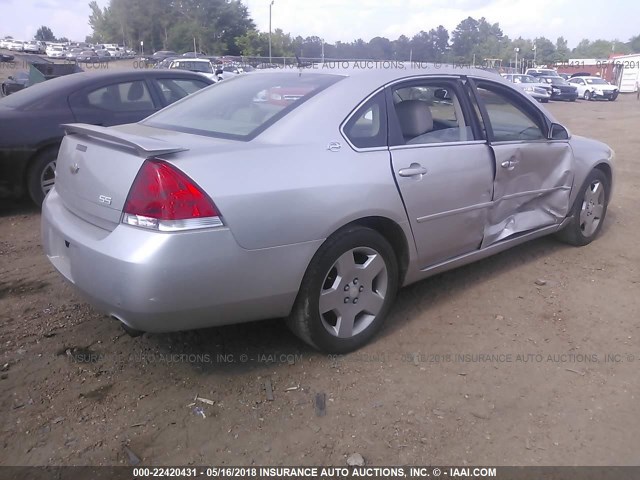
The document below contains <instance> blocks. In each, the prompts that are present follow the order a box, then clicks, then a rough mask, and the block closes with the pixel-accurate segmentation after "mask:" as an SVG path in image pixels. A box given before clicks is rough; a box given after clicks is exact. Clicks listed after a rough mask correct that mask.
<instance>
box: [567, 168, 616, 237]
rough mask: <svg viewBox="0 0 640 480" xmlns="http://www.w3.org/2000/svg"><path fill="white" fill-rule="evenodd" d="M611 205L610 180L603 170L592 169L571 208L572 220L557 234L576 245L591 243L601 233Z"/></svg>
mask: <svg viewBox="0 0 640 480" xmlns="http://www.w3.org/2000/svg"><path fill="white" fill-rule="evenodd" d="M608 205H609V180H608V179H607V176H606V175H605V174H604V173H603V172H602V171H601V170H592V171H591V173H590V174H589V175H588V177H587V179H586V180H585V182H584V184H583V185H582V188H581V190H580V194H579V196H578V198H576V201H575V203H574V204H573V207H572V208H571V213H570V216H571V221H570V222H569V224H568V225H567V226H566V227H565V228H564V229H563V230H561V231H560V232H558V234H557V236H558V238H559V239H560V240H562V241H563V242H566V243H568V244H570V245H574V246H576V247H582V246H584V245H588V244H590V243H591V242H592V241H593V240H594V239H595V238H596V237H597V236H598V233H600V230H601V229H602V225H603V223H604V219H605V216H606V214H607V206H608Z"/></svg>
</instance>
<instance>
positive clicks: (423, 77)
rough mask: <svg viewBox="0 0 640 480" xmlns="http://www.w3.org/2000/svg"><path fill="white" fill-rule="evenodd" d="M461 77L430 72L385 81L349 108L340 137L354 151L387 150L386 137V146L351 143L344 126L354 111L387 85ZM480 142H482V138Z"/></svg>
mask: <svg viewBox="0 0 640 480" xmlns="http://www.w3.org/2000/svg"><path fill="white" fill-rule="evenodd" d="M460 78H461V75H452V74H445V75H436V74H431V75H424V74H423V75H409V76H407V77H402V78H397V79H395V80H393V81H391V82H389V83H385V84H384V85H382V86H380V87H378V88H377V89H376V90H374V91H373V92H372V93H371V94H369V95H368V96H367V97H365V99H364V100H362V101H361V102H360V103H358V105H356V107H355V108H354V109H353V110H351V112H350V113H349V115H347V117H346V118H345V119H344V120H343V121H342V123H341V124H340V128H339V130H340V134H341V135H342V138H344V140H345V141H346V142H347V144H349V146H350V147H351V148H352V149H353V150H354V151H356V152H372V151H380V150H389V149H390V148H395V146H394V147H389V145H388V139H387V145H386V146H382V147H356V146H355V145H354V144H353V143H351V140H349V137H348V136H347V134H346V133H345V131H344V127H345V125H346V124H347V122H349V120H351V117H353V116H354V115H355V114H356V112H357V111H358V110H360V108H361V107H362V106H363V105H364V104H365V103H367V102H368V101H369V100H371V98H373V97H375V96H376V95H377V94H378V93H380V92H381V91H383V90H384V89H385V88H387V87H392V86H393V85H396V84H398V83H403V82H407V81H414V80H436V81H437V80H438V79H445V80H452V79H453V80H459V79H460ZM388 129H389V126H388V125H387V130H388ZM482 142H484V140H482Z"/></svg>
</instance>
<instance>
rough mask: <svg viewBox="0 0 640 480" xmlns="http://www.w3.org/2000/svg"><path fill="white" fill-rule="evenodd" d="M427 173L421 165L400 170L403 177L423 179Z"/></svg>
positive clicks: (414, 164) (415, 164) (416, 164)
mask: <svg viewBox="0 0 640 480" xmlns="http://www.w3.org/2000/svg"><path fill="white" fill-rule="evenodd" d="M426 173H427V169H426V168H424V167H423V166H422V165H420V164H419V163H412V164H411V165H409V166H408V167H407V168H402V169H400V171H399V172H398V175H400V176H401V177H415V176H420V178H422V175H424V174H426Z"/></svg>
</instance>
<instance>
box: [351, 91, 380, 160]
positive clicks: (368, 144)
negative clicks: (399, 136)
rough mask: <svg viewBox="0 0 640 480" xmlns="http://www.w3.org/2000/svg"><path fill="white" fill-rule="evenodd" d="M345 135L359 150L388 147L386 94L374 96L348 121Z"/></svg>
mask: <svg viewBox="0 0 640 480" xmlns="http://www.w3.org/2000/svg"><path fill="white" fill-rule="evenodd" d="M344 134H345V135H346V136H347V138H348V139H349V141H351V143H352V144H353V145H354V146H356V147H358V148H372V147H384V146H386V145H387V116H386V113H385V103H384V92H380V93H378V94H376V95H375V96H373V97H372V98H371V99H369V101H367V102H366V103H365V104H364V105H362V106H361V107H360V108H359V109H358V111H357V112H356V113H355V114H354V115H353V116H352V117H351V118H350V119H349V121H347V123H346V124H345V126H344Z"/></svg>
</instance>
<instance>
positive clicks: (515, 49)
mask: <svg viewBox="0 0 640 480" xmlns="http://www.w3.org/2000/svg"><path fill="white" fill-rule="evenodd" d="M513 50H514V51H515V52H516V73H519V72H518V52H519V51H520V49H519V48H518V47H516V48H514V49H513Z"/></svg>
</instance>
